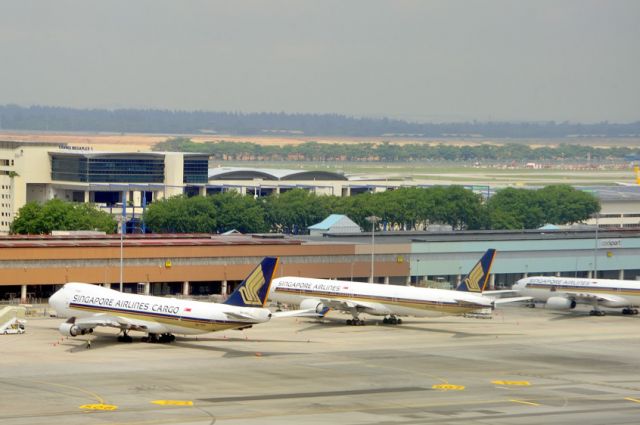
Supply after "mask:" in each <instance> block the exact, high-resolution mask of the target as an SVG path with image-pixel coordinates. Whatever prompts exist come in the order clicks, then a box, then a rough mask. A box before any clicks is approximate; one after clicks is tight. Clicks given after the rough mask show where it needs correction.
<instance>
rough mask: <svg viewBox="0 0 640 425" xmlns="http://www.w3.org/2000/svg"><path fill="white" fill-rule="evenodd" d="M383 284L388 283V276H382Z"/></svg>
mask: <svg viewBox="0 0 640 425" xmlns="http://www.w3.org/2000/svg"><path fill="white" fill-rule="evenodd" d="M384 284H385V285H388V284H389V276H385V277H384Z"/></svg>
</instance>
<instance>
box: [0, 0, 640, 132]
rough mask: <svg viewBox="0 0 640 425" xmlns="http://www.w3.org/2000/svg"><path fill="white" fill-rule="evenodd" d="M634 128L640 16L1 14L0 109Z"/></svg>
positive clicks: (297, 11) (269, 10) (198, 4)
mask: <svg viewBox="0 0 640 425" xmlns="http://www.w3.org/2000/svg"><path fill="white" fill-rule="evenodd" d="M6 103H17V104H19V105H24V106H28V105H34V104H40V105H61V106H72V107H101V108H118V107H145V108H146V107H150V108H167V109H186V110H194V109H202V110H212V111H244V112H263V111H268V112H280V111H284V112H290V113H295V112H318V113H341V114H347V115H355V116H388V117H394V118H402V119H408V120H419V121H460V120H472V119H477V120H483V121H484V120H557V121H563V120H571V121H583V122H594V121H601V120H609V121H615V122H629V121H636V120H639V119H640V1H637V0H629V1H619V0H603V1H591V0H571V1H569V0H549V1H546V0H520V1H515V0H504V1H497V0H496V1H489V0H487V1H480V0H478V1H471V0H469V1H456V0H442V1H430V0H416V1H409V0H406V1H403V0H390V1H376V0H336V1H334V0H317V1H306V0H255V1H242V0H223V1H217V0H203V1H190V0H181V1H162V0H147V1H136V0H126V1H117V0H110V1H90V0H78V1H64V0H56V1H51V0H41V1H36V0H31V1H30V0H19V1H10V0H0V104H6Z"/></svg>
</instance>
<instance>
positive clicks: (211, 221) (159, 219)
mask: <svg viewBox="0 0 640 425" xmlns="http://www.w3.org/2000/svg"><path fill="white" fill-rule="evenodd" d="M217 215H218V211H217V208H216V206H215V204H214V203H213V202H212V201H211V200H210V199H208V198H205V197H203V196H194V197H191V198H188V197H186V196H184V195H179V196H173V197H171V198H168V199H162V200H159V201H155V202H153V203H152V204H151V205H149V207H147V210H146V211H145V213H144V217H143V219H144V222H145V224H146V226H147V227H148V228H149V229H150V230H151V231H152V232H155V233H215V232H216V230H217V227H218V221H217V219H216V216H217Z"/></svg>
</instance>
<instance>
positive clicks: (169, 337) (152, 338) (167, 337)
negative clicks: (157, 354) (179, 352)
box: [142, 334, 176, 344]
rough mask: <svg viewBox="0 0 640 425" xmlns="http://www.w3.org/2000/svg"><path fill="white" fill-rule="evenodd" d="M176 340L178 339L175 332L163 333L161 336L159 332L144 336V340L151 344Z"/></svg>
mask: <svg viewBox="0 0 640 425" xmlns="http://www.w3.org/2000/svg"><path fill="white" fill-rule="evenodd" d="M175 340H176V337H175V335H173V334H161V335H160V336H158V334H149V335H147V336H143V337H142V342H149V343H151V344H155V343H160V344H166V343H168V342H173V341H175Z"/></svg>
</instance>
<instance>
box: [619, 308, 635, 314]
mask: <svg viewBox="0 0 640 425" xmlns="http://www.w3.org/2000/svg"><path fill="white" fill-rule="evenodd" d="M622 314H638V309H637V308H624V309H622Z"/></svg>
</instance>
